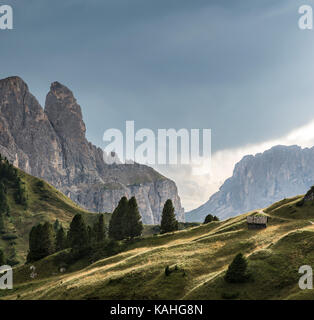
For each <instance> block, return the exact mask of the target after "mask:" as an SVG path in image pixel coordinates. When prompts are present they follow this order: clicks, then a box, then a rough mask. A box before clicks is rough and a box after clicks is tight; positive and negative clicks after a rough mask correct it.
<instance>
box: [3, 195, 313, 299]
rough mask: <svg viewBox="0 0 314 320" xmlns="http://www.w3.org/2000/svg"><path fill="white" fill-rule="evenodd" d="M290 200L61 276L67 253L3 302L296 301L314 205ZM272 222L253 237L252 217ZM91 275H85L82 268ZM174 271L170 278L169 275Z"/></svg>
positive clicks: (141, 242) (18, 284) (20, 277)
mask: <svg viewBox="0 0 314 320" xmlns="http://www.w3.org/2000/svg"><path fill="white" fill-rule="evenodd" d="M301 198H302V197H301V196H299V197H295V198H293V199H285V200H283V201H281V202H278V203H276V204H274V205H273V206H271V207H269V208H267V209H265V210H264V211H262V210H258V211H255V212H250V213H247V214H243V215H240V216H238V217H235V218H231V219H229V220H226V221H222V222H212V223H209V224H206V225H201V226H197V227H192V228H189V229H186V230H182V231H178V232H174V233H172V234H164V235H155V236H150V237H147V238H144V239H138V240H137V241H136V242H134V243H131V244H130V243H129V244H125V246H126V250H125V251H123V252H122V253H120V254H117V255H115V256H112V257H109V258H105V259H101V260H98V261H96V262H94V263H92V264H90V265H87V266H86V264H84V262H82V261H81V262H80V263H81V265H80V264H79V263H78V264H76V265H75V266H72V267H71V268H69V269H68V270H67V271H66V272H65V273H60V272H59V268H60V265H61V264H62V254H63V253H62V252H61V253H57V254H55V255H53V256H49V257H47V258H45V259H43V260H41V261H38V262H36V263H34V266H35V267H36V272H37V274H38V276H37V277H36V278H35V279H34V280H33V279H31V277H30V269H29V267H30V266H29V265H26V266H21V267H17V268H16V269H15V270H14V279H15V280H14V289H13V290H11V291H2V292H0V295H2V298H5V299H298V298H302V299H303V298H314V293H312V291H306V292H304V291H301V290H300V289H299V288H298V279H299V277H300V275H299V274H298V269H299V267H300V266H301V265H303V264H309V265H314V224H313V222H312V221H314V203H313V202H306V203H305V204H304V205H303V206H298V205H297V203H298V202H299V200H300V199H301ZM251 214H266V215H268V217H269V223H268V226H267V228H266V229H260V230H248V227H247V223H246V217H247V216H248V215H251ZM239 252H242V253H243V254H244V255H245V256H246V257H247V258H248V269H249V271H250V273H251V275H252V280H251V281H249V282H247V283H243V284H228V283H226V282H225V281H224V279H223V276H224V274H225V271H226V269H227V267H228V265H229V264H230V262H231V261H232V260H233V258H234V257H235V255H236V254H237V253H239ZM84 265H85V267H82V266H84ZM166 266H170V270H171V271H172V272H171V274H170V275H169V276H166V275H165V267H166Z"/></svg>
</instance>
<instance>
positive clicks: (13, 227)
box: [0, 169, 110, 264]
mask: <svg viewBox="0 0 314 320" xmlns="http://www.w3.org/2000/svg"><path fill="white" fill-rule="evenodd" d="M15 170H16V171H17V176H18V177H19V178H20V180H21V185H22V187H23V189H25V195H26V198H27V203H26V205H24V204H20V203H18V202H17V201H16V193H17V188H16V186H15V183H13V181H11V180H10V179H3V178H2V179H1V181H3V184H4V187H5V189H6V194H5V198H6V201H7V203H8V205H9V208H10V210H9V214H6V215H5V216H4V231H2V233H1V234H0V248H2V249H4V251H5V254H6V256H7V257H8V258H9V260H10V261H11V263H12V262H13V264H14V263H21V262H23V263H24V262H25V258H26V255H27V251H28V236H29V231H30V229H31V228H32V226H34V225H36V224H38V223H42V222H45V221H49V222H51V223H53V222H54V221H55V220H56V219H58V220H59V222H60V223H62V225H63V226H64V227H66V228H67V227H68V225H69V223H70V222H71V220H72V218H73V216H74V215H75V214H76V213H81V214H82V215H83V216H84V217H85V219H86V221H87V223H90V224H92V223H93V221H94V220H95V218H96V214H95V213H90V212H88V211H85V210H83V209H82V208H80V207H79V206H78V205H76V204H75V203H74V202H72V201H71V200H70V199H69V198H68V197H66V196H65V195H64V194H62V193H61V192H59V191H58V190H56V189H55V188H54V187H52V186H51V185H50V184H48V183H46V182H45V181H43V180H40V179H38V178H35V177H33V176H30V175H28V174H26V173H25V172H23V171H21V170H19V169H15ZM109 217H110V215H109V214H106V215H105V218H106V220H107V222H108V220H109Z"/></svg>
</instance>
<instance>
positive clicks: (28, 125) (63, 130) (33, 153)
mask: <svg viewBox="0 0 314 320" xmlns="http://www.w3.org/2000/svg"><path fill="white" fill-rule="evenodd" d="M85 132H86V128H85V124H84V121H83V118H82V112H81V107H80V106H79V105H78V104H77V101H76V99H75V98H74V96H73V93H72V92H71V91H70V90H69V89H68V88H66V87H65V86H63V85H62V84H60V83H58V82H54V83H53V84H52V85H51V88H50V91H49V93H48V95H47V98H46V105H45V110H43V108H42V107H41V106H40V105H39V103H38V101H37V100H36V99H35V97H34V96H33V95H32V94H31V93H30V92H29V90H28V87H27V85H26V84H25V82H24V81H23V80H22V79H20V78H19V77H11V78H7V79H3V80H0V153H1V154H3V155H4V156H6V157H7V158H8V159H9V160H11V161H12V162H13V163H14V165H16V166H17V167H19V168H21V169H22V170H24V171H26V172H28V173H30V174H32V175H34V176H37V177H40V178H43V179H45V180H46V181H48V182H49V183H51V184H52V185H54V186H55V187H57V188H58V189H59V190H61V191H62V192H64V193H65V194H66V195H67V196H69V197H70V198H71V199H72V200H74V201H76V202H77V203H78V204H80V205H81V206H83V207H84V208H86V209H89V210H92V211H95V212H104V211H107V212H112V210H113V209H114V208H115V207H116V205H117V203H118V201H119V200H120V198H121V197H122V196H124V195H125V196H127V197H131V196H135V197H136V199H137V201H138V204H139V209H140V212H141V215H142V219H143V222H144V223H146V224H155V223H159V222H160V218H161V211H162V207H163V205H164V202H165V201H166V200H167V199H172V201H173V203H174V206H175V209H176V215H177V218H178V219H179V220H180V221H184V209H183V208H182V207H181V201H180V198H179V196H178V191H177V187H176V185H175V183H174V182H173V181H171V180H169V179H167V178H165V177H163V176H162V175H160V174H159V173H158V172H156V171H155V170H153V169H152V168H150V167H147V166H144V165H139V164H132V165H131V164H126V165H115V164H113V165H107V164H105V162H104V161H103V151H102V150H101V149H100V148H97V147H95V146H94V145H92V144H91V143H90V142H88V141H87V139H86V138H85Z"/></svg>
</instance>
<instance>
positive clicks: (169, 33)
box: [0, 0, 314, 209]
mask: <svg viewBox="0 0 314 320" xmlns="http://www.w3.org/2000/svg"><path fill="white" fill-rule="evenodd" d="M1 4H11V5H12V7H13V10H14V30H11V31H1V30H0V76H1V78H4V77H7V76H11V75H18V76H21V77H22V78H23V79H24V80H25V81H26V82H27V83H28V85H29V88H30V90H31V92H32V93H33V94H34V95H35V96H36V97H37V98H38V99H39V101H40V103H41V104H44V100H45V96H46V94H47V92H48V90H49V86H50V83H51V82H53V81H59V82H61V83H63V84H65V85H67V86H68V87H69V88H70V89H71V90H72V91H73V92H74V94H75V96H76V98H77V100H78V103H79V104H80V105H81V107H82V111H83V116H84V120H85V122H86V126H87V137H88V139H89V140H91V141H92V142H93V143H94V144H96V145H98V146H101V147H103V146H104V145H103V143H102V136H103V133H104V131H105V130H106V129H108V128H121V129H122V128H124V125H125V121H126V120H135V126H136V128H137V129H140V128H151V129H153V130H156V129H157V128H176V129H180V128H187V129H190V128H200V129H201V128H211V129H212V150H213V152H214V154H216V155H217V154H218V152H222V151H224V150H234V149H235V148H238V149H237V150H239V148H240V149H241V150H245V151H246V152H250V149H248V148H247V147H246V146H247V145H254V146H261V145H265V144H264V142H265V141H279V140H278V139H279V138H280V137H287V136H289V134H290V132H292V131H293V130H295V129H296V128H299V127H302V126H304V125H306V124H307V123H309V122H310V121H311V120H313V119H314V90H313V84H314V31H309V30H307V31H301V30H299V28H298V19H299V16H300V15H299V14H298V8H299V6H300V5H302V4H309V5H313V6H314V1H313V0H303V1H298V0H276V1H274V0H254V1H253V0H237V1H230V0H217V1H214V0H213V1H211V0H193V1H191V0H89V1H82V0H63V1H48V0H36V1H34V0H28V1H23V2H22V3H21V1H12V0H3V1H2V2H1ZM284 141H287V140H284ZM298 141H299V140H298ZM301 142H302V141H301ZM301 142H300V144H302V143H301ZM252 150H254V152H255V149H254V148H253V149H252ZM252 152H253V151H252ZM256 152H257V151H256ZM220 154H221V153H220ZM228 154H230V153H228ZM235 160H237V158H234V159H232V160H231V159H229V160H228V161H227V162H226V164H225V165H226V170H225V171H224V173H220V172H219V173H218V172H216V173H215V172H214V174H215V178H213V179H214V180H215V179H216V180H215V181H214V180H213V181H212V183H213V185H215V186H216V185H217V181H222V180H223V179H224V178H225V175H229V174H231V173H230V172H232V168H233V165H234V163H233V162H234V161H235ZM222 161H223V159H220V162H221V163H222ZM230 163H231V164H230ZM161 170H162V169H161ZM186 170H187V169H186V168H176V169H175V170H174V169H173V170H172V168H168V169H167V170H164V173H167V174H168V175H169V176H170V177H172V178H174V179H175V180H176V182H177V184H178V187H179V191H180V195H181V198H182V202H183V205H184V206H185V207H186V209H192V208H194V207H195V206H198V205H200V204H202V202H203V201H205V200H206V199H207V198H208V197H209V195H210V193H212V192H213V191H214V189H213V188H210V187H209V186H208V183H209V182H208V181H206V184H204V183H202V182H201V180H202V178H200V177H199V176H198V177H197V176H196V177H193V176H191V174H190V173H188V172H187V171H186ZM180 177H181V178H180ZM204 177H205V176H204ZM204 177H203V178H204ZM206 179H207V176H206ZM189 181H190V182H189ZM189 183H190V186H194V185H195V186H196V188H194V187H193V189H194V190H196V189H197V190H198V191H197V194H193V196H192V197H191V190H190V188H187V187H186V186H185V185H186V184H189ZM210 183H211V182H210ZM215 188H217V186H216V187H215Z"/></svg>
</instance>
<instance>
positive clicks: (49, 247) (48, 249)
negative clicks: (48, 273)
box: [41, 222, 56, 257]
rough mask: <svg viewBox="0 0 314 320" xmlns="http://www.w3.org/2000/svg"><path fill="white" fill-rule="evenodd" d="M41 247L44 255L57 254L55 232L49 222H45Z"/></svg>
mask: <svg viewBox="0 0 314 320" xmlns="http://www.w3.org/2000/svg"><path fill="white" fill-rule="evenodd" d="M41 246H42V250H43V255H44V256H45V257H46V256H49V255H51V254H53V253H54V252H55V249H56V248H55V232H54V230H53V226H52V224H51V223H49V222H45V223H44V224H43V227H42V231H41Z"/></svg>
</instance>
